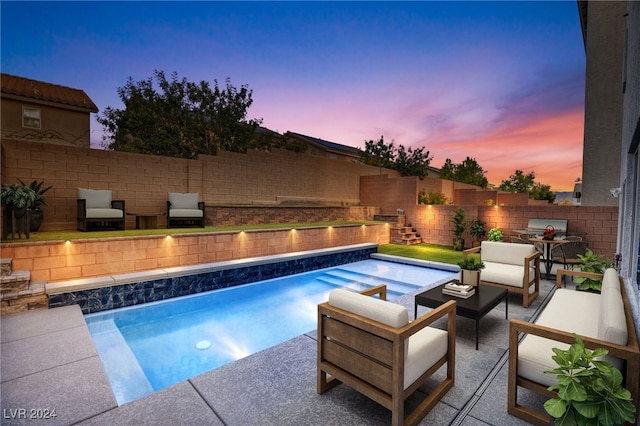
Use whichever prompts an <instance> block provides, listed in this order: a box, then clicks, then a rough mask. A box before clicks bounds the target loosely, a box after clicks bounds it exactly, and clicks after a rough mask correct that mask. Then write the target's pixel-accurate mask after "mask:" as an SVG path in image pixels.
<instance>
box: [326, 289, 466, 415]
mask: <svg viewBox="0 0 640 426" xmlns="http://www.w3.org/2000/svg"><path fill="white" fill-rule="evenodd" d="M372 295H379V298H374V297H368V296H372ZM336 305H337V306H336ZM387 314H388V315H387ZM371 316H373V317H375V318H377V320H376V319H372V318H371ZM445 316H446V317H447V330H446V331H445V330H440V329H437V328H433V327H428V325H430V324H431V323H433V322H434V321H436V320H438V319H439V318H442V317H445ZM380 320H382V321H383V322H381V321H380ZM390 324H392V325H390ZM455 337H456V302H455V301H449V302H447V303H445V304H444V305H442V306H440V307H439V308H437V309H434V310H433V311H430V312H429V313H427V314H426V315H423V316H421V317H418V318H417V319H416V320H415V321H413V322H409V321H408V313H407V309H406V308H405V307H403V306H400V305H397V304H394V303H390V302H386V286H385V285H380V286H377V287H373V288H371V289H368V290H364V291H362V292H360V293H355V292H352V291H349V290H346V289H338V290H334V291H332V292H331V293H330V295H329V301H328V302H325V303H322V304H320V305H318V370H317V374H318V377H317V392H318V393H319V394H323V393H325V392H326V391H328V390H329V389H332V388H333V387H335V386H336V385H338V384H340V383H344V384H346V385H347V386H349V387H351V388H353V389H354V390H356V391H358V392H360V393H361V394H363V395H365V396H367V397H368V398H370V399H372V400H373V401H375V402H377V403H378V404H380V405H382V406H383V407H385V408H387V409H389V410H391V419H392V424H393V425H396V426H397V425H402V424H405V425H414V424H417V423H418V422H420V420H422V419H423V418H424V416H426V415H427V413H428V412H429V411H430V410H431V409H432V408H433V407H434V406H435V404H436V403H437V402H438V400H440V399H441V398H442V397H443V396H444V394H446V393H447V392H448V390H449V389H450V388H451V387H452V386H453V384H454V378H455V373H454V371H455ZM445 363H446V364H447V366H446V369H447V374H446V378H445V379H444V380H443V381H442V382H441V383H439V384H438V386H437V387H436V388H435V389H434V390H433V391H432V392H431V394H429V395H428V396H427V397H426V398H425V399H424V400H423V401H422V402H421V403H420V404H419V405H418V406H417V407H416V408H415V409H414V410H413V412H411V413H409V415H408V416H407V418H406V419H405V418H404V402H405V400H406V399H407V398H408V397H409V396H410V395H412V394H413V393H414V392H415V391H416V390H417V389H418V387H420V386H421V385H422V384H423V383H425V382H426V381H427V380H428V379H429V378H430V377H431V375H432V374H433V373H434V372H436V371H438V370H439V369H440V367H442V366H443V365H444V364H445Z"/></svg>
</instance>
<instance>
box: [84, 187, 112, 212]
mask: <svg viewBox="0 0 640 426" xmlns="http://www.w3.org/2000/svg"><path fill="white" fill-rule="evenodd" d="M78 199H79V200H86V203H87V204H86V206H87V208H88V209H110V208H111V190H109V189H87V188H78Z"/></svg>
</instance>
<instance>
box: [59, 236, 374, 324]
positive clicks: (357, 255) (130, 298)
mask: <svg viewBox="0 0 640 426" xmlns="http://www.w3.org/2000/svg"><path fill="white" fill-rule="evenodd" d="M377 249H378V245H377V244H357V245H352V246H346V247H337V248H331V249H323V250H312V251H307V252H297V253H289V254H285V255H278V256H264V257H257V258H249V259H243V260H239V261H228V262H218V263H211V264H202V265H194V266H192V267H180V268H170V269H166V270H154V271H146V272H141V273H137V274H124V275H114V276H107V277H99V278H94V279H85V280H75V281H69V282H64V283H57V284H49V285H47V293H48V294H49V308H56V307H60V306H66V305H74V304H78V305H79V306H80V308H81V309H82V312H83V313H84V314H88V313H93V312H100V311H104V310H108V309H115V308H122V307H126V306H133V305H138V304H141V303H148V302H155V301H159V300H165V299H169V298H172V297H179V296H187V295H190V294H196V293H201V292H205V291H210V290H217V289H221V288H228V287H233V286H236V285H241V284H247V283H251V282H255V281H261V280H267V279H272V278H278V277H282V276H286V275H292V274H298V273H302V272H309V271H313V270H317V269H322V268H328V267H332V266H337V265H343V264H346V263H352V262H357V261H360V260H365V259H369V258H370V256H371V254H372V253H375V252H377Z"/></svg>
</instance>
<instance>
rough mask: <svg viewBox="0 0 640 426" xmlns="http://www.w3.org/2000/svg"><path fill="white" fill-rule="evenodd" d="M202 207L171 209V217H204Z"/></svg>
mask: <svg viewBox="0 0 640 426" xmlns="http://www.w3.org/2000/svg"><path fill="white" fill-rule="evenodd" d="M203 213H204V212H203V211H202V210H200V209H169V217H202V216H203Z"/></svg>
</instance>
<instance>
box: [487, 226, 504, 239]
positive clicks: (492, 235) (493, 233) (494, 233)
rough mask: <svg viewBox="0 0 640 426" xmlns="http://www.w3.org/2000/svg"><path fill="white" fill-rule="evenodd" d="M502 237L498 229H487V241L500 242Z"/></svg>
mask: <svg viewBox="0 0 640 426" xmlns="http://www.w3.org/2000/svg"><path fill="white" fill-rule="evenodd" d="M502 238H503V235H502V231H501V230H500V228H497V227H496V228H491V229H489V241H502Z"/></svg>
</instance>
